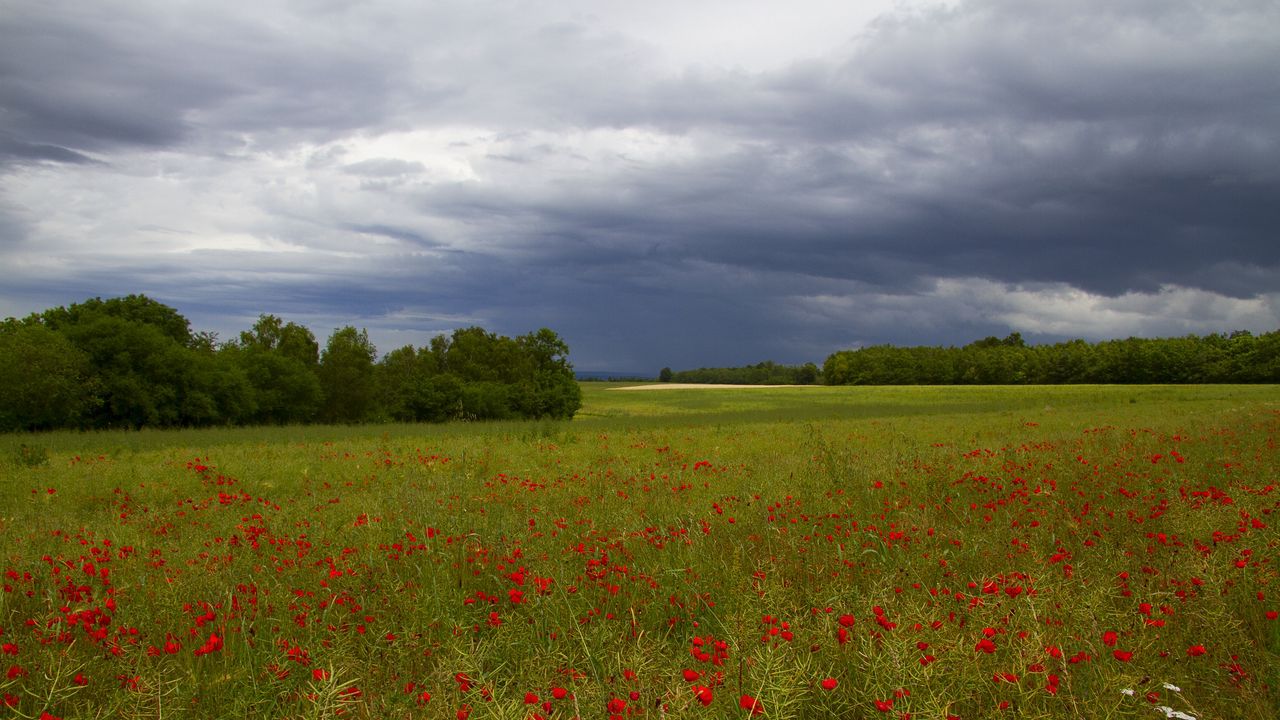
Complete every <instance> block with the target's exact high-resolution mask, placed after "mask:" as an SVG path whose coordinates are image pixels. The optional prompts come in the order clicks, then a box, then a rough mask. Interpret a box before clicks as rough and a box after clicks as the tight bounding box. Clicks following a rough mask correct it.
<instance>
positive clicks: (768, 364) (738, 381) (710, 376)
mask: <svg viewBox="0 0 1280 720" xmlns="http://www.w3.org/2000/svg"><path fill="white" fill-rule="evenodd" d="M820 379H821V371H820V370H818V366H817V365H815V364H813V363H805V364H804V365H779V364H778V363H775V362H773V361H772V360H766V361H764V362H761V363H756V364H755V365H746V366H744V367H723V368H698V369H697V370H676V371H672V370H671V368H662V371H661V372H659V373H658V380H660V381H661V382H680V383H707V384H715V385H814V384H816V383H817V382H818V381H819V380H820Z"/></svg>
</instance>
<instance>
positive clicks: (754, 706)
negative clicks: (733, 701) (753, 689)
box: [738, 695, 764, 715]
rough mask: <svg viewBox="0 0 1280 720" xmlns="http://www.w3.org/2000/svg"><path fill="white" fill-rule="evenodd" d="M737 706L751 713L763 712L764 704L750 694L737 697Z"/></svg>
mask: <svg viewBox="0 0 1280 720" xmlns="http://www.w3.org/2000/svg"><path fill="white" fill-rule="evenodd" d="M738 707H740V708H742V709H743V710H750V711H751V714H752V715H762V714H764V705H762V704H760V701H759V700H757V699H755V698H753V697H751V696H750V695H743V696H742V697H740V698H738Z"/></svg>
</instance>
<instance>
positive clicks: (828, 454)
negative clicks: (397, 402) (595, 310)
mask: <svg viewBox="0 0 1280 720" xmlns="http://www.w3.org/2000/svg"><path fill="white" fill-rule="evenodd" d="M614 387H616V386H613V385H610V384H607V383H586V384H584V393H585V398H584V400H585V402H584V406H583V408H582V410H581V412H580V413H579V414H578V416H577V418H575V419H574V420H573V421H571V422H567V423H549V422H527V423H499V424H453V425H441V426H430V425H427V426H406V425H387V426H360V427H323V426H309V427H286V428H261V429H228V430H199V431H144V432H130V433H125V432H120V433H94V434H77V433H57V434H51V435H36V436H13V435H11V436H0V547H2V548H3V552H4V558H3V565H4V567H3V568H0V570H2V571H3V572H4V573H5V577H4V587H3V593H0V643H3V660H4V666H5V669H6V677H5V678H2V679H0V684H3V688H2V690H0V691H2V693H3V694H2V695H0V698H2V700H3V703H2V705H0V718H3V717H7V716H8V717H15V718H16V717H26V718H39V717H57V718H92V717H102V718H107V717H113V718H114V717H125V718H167V717H174V718H177V717H255V718H277V717H278V718H293V717H299V718H302V717H315V718H319V717H356V718H364V717H370V718H384V717H397V718H436V717H441V718H455V717H468V716H469V717H470V718H516V719H524V718H531V717H543V718H570V717H580V718H584V719H586V718H610V717H618V718H722V717H723V718H728V717H746V716H749V715H751V714H753V713H754V714H759V715H761V716H762V717H765V718H830V717H840V718H872V717H874V718H890V717H891V718H902V717H911V718H945V717H960V718H983V717H1010V718H1013V717H1017V718H1026V717H1032V718H1036V717H1044V718H1050V717H1085V718H1093V717H1136V718H1152V717H1168V718H1183V717H1187V716H1190V717H1194V718H1267V717H1276V716H1277V715H1280V620H1277V613H1278V611H1280V568H1277V556H1278V555H1280V533H1278V532H1277V528H1278V527H1280V457H1278V455H1277V449H1276V443H1277V439H1278V438H1280V389H1278V388H1276V387H1275V386H1200V387H1156V386H1150V387H1145V386H1144V387H1132V386H1108V387H1098V386H1074V387H1019V388H1013V387H1004V388H1001V387H995V388H992V387H965V388H954V387H951V388H948V387H939V388H852V387H842V388H826V387H821V388H773V389H693V390H661V391H650V392H637V391H618V390H615V389H613V388H614ZM42 714H43V715H42Z"/></svg>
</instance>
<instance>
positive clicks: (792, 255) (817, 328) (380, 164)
mask: <svg viewBox="0 0 1280 720" xmlns="http://www.w3.org/2000/svg"><path fill="white" fill-rule="evenodd" d="M250 8H251V9H252V10H251V11H250V10H249V9H250ZM784 8H785V9H784ZM1277 28H1280V3H1276V2H1275V1H1274V0H1119V1H1117V0H1044V1H1035V0H958V1H952V2H943V3H938V2H912V1H906V2H892V1H881V0H875V1H867V0H859V1H858V2H850V1H849V0H834V1H831V2H827V1H825V0H799V1H797V0H792V1H791V2H787V3H781V2H777V1H776V0H773V1H761V0H646V1H645V2H635V1H634V0H547V1H542V2H539V1H536V0H445V1H437V0H425V1H424V0H375V1H371V2H344V1H342V0H284V1H275V0H267V1H265V2H261V3H254V4H246V3H236V2H231V3H228V2H225V0H186V1H183V2H175V1H174V0H149V1H148V0H121V1H118V2H92V3H90V2H83V0H0V316H4V315H16V316H21V315H25V314H27V313H29V312H32V311H36V310H41V309H44V308H47V307H52V306H56V305H64V304H68V303H71V302H77V301H80V300H84V299H86V298H89V297H94V296H102V297H109V296H116V295H123V294H128V293H134V292H141V293H146V294H147V295H150V296H152V297H154V298H156V299H158V300H161V301H162V302H165V303H167V304H169V305H171V306H173V307H175V308H177V309H178V310H179V311H180V312H182V313H183V314H184V315H186V316H187V317H188V318H190V319H191V320H192V324H193V326H194V327H195V328H196V329H202V330H213V331H217V332H219V333H220V335H221V336H222V337H223V338H230V337H234V335H235V333H237V332H238V331H239V330H242V329H245V328H247V327H249V325H251V324H252V323H253V321H254V319H255V318H256V317H257V315H258V314H259V313H274V314H276V315H279V316H281V317H284V318H285V319H287V320H293V321H296V322H300V323H302V324H305V325H307V326H309V327H310V328H311V329H312V330H313V331H314V332H315V334H316V335H317V337H319V338H320V340H321V342H322V343H323V341H324V339H325V338H326V337H327V336H328V335H329V333H330V332H331V331H332V330H333V329H334V328H336V327H339V326H342V325H347V324H352V325H356V326H357V327H366V328H368V329H369V332H370V335H371V337H372V338H373V339H374V341H375V343H376V344H377V345H378V347H379V349H380V350H382V351H389V350H392V349H394V348H396V347H399V346H401V345H404V344H414V345H421V344H425V343H426V342H427V340H428V339H429V338H430V337H431V336H433V335H437V334H440V333H447V332H450V331H452V330H453V329H454V328H457V327H465V326H469V325H481V326H483V327H485V328H486V329H489V330H492V331H495V332H499V333H502V334H508V335H515V334H521V333H524V332H528V331H530V330H534V329H536V328H538V327H543V326H546V327H550V328H552V329H554V330H556V331H557V332H559V333H560V334H561V335H562V336H563V337H564V338H565V339H566V341H567V342H568V343H569V345H570V347H571V348H572V360H573V361H574V364H575V365H576V366H577V367H578V368H579V369H580V370H611V371H646V372H656V370H657V369H658V368H660V367H662V366H664V365H665V366H671V367H673V368H676V369H682V368H691V367H698V366H709V365H742V364H747V363H755V362H759V361H761V360H765V359H772V360H775V361H778V362H786V363H798V362H806V361H814V362H817V363H821V362H822V360H823V359H824V358H825V357H826V356H827V355H828V354H829V353H830V352H832V351H833V350H836V349H840V348H849V347H857V346H861V345H867V344H876V343H885V342H889V343H895V344H929V345H948V344H964V343H966V342H969V341H971V340H974V339H977V338H980V337H983V336H986V335H1001V336H1003V335H1005V334H1007V333H1009V332H1011V331H1018V332H1021V333H1022V334H1023V336H1024V337H1026V338H1027V339H1028V340H1030V341H1033V342H1051V341H1057V340H1061V339H1065V338H1070V337H1083V338H1087V339H1091V340H1099V339H1105V338H1112V337H1128V336H1131V335H1137V336H1149V337H1158V336H1169V335H1182V334H1186V333H1198V334H1204V333H1210V332H1223V331H1230V330H1235V329H1248V330H1252V331H1254V332H1263V331H1269V330H1274V329H1276V328H1277V327H1280V72H1277V68H1280V33H1278V32H1277Z"/></svg>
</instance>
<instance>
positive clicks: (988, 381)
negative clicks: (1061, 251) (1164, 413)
mask: <svg viewBox="0 0 1280 720" xmlns="http://www.w3.org/2000/svg"><path fill="white" fill-rule="evenodd" d="M823 382H825V383H826V384H828V385H1047V384H1072V383H1105V384H1135V383H1136V384H1143V383H1147V384H1151V383H1171V384H1185V383H1254V382H1262V383H1274V382H1280V331H1275V332H1270V333H1264V334H1262V335H1259V336H1256V337H1255V336H1254V335H1252V334H1251V333H1249V332H1246V331H1238V332H1233V333H1230V334H1228V335H1221V334H1213V335H1207V336H1204V337H1199V336H1195V335H1188V336H1186V337H1178V338H1164V339H1144V338H1128V339H1125V340H1109V341H1105V342H1099V343H1095V344H1090V343H1087V342H1085V341H1083V340H1071V341H1068V342H1063V343H1056V344H1052V345H1037V346H1028V345H1027V344H1026V343H1025V342H1024V341H1023V339H1022V336H1021V335H1019V334H1018V333H1013V334H1011V335H1009V336H1008V337H1006V338H1004V339H999V338H995V337H988V338H984V339H982V340H979V341H977V342H973V343H970V344H968V345H965V346H964V347H960V348H956V347H948V348H941V347H895V346H892V345H874V346H870V347H864V348H861V349H859V350H841V351H839V352H836V353H833V354H832V355H830V356H829V357H828V358H827V360H826V362H825V363H824V364H823Z"/></svg>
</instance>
